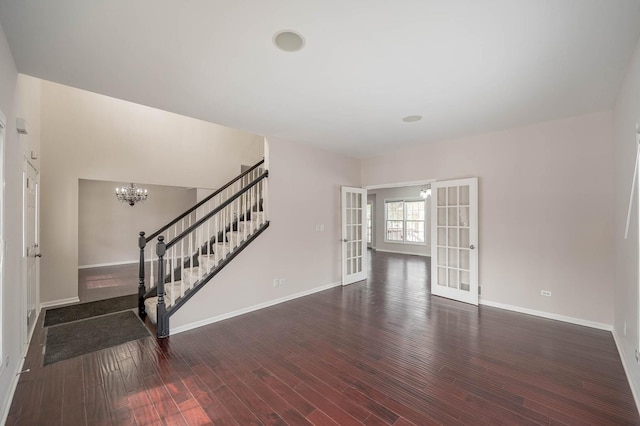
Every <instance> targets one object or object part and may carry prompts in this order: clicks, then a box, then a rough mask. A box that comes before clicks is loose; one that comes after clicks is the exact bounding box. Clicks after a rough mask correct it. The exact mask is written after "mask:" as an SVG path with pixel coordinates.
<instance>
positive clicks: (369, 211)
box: [367, 203, 373, 244]
mask: <svg viewBox="0 0 640 426" xmlns="http://www.w3.org/2000/svg"><path fill="white" fill-rule="evenodd" d="M372 207H373V205H372V204H371V203H367V244H371V218H372V216H371V208H372Z"/></svg>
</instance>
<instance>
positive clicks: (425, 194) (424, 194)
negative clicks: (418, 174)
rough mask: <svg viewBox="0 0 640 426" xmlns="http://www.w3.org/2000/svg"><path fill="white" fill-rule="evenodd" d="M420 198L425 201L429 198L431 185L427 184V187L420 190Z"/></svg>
mask: <svg viewBox="0 0 640 426" xmlns="http://www.w3.org/2000/svg"><path fill="white" fill-rule="evenodd" d="M420 197H422V198H423V199H424V200H426V199H427V198H428V197H431V184H427V186H426V187H425V188H423V189H421V190H420Z"/></svg>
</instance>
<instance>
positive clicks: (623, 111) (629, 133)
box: [603, 44, 640, 403]
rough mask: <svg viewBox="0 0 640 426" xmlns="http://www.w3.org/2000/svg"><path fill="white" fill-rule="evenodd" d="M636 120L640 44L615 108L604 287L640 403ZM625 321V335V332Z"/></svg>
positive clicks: (639, 111)
mask: <svg viewBox="0 0 640 426" xmlns="http://www.w3.org/2000/svg"><path fill="white" fill-rule="evenodd" d="M636 123H638V124H640V44H638V47H637V48H636V52H635V55H634V56H633V60H632V62H631V66H630V68H629V70H628V73H627V78H626V79H625V82H624V84H623V86H622V88H621V90H620V95H619V96H618V100H617V103H616V107H615V110H614V154H615V155H614V158H615V163H614V165H615V226H614V228H613V237H614V239H615V255H616V264H615V286H614V288H613V289H611V288H605V289H603V291H604V292H612V291H613V292H614V295H615V299H614V309H615V321H614V327H615V329H614V330H615V335H616V341H617V342H618V348H619V349H620V356H621V357H622V360H623V362H624V364H625V366H626V368H627V369H628V373H629V374H628V376H629V377H630V379H631V386H632V389H633V390H634V391H635V395H636V401H637V402H638V403H640V367H638V364H637V363H636V360H635V351H636V349H637V348H638V347H639V345H640V342H639V334H640V330H639V324H638V321H639V318H638V312H639V310H640V301H639V297H640V296H639V295H638V286H639V282H638V268H639V267H640V264H639V262H638V256H639V253H638V233H639V230H638V217H639V215H640V208H639V207H638V188H639V187H640V185H639V184H640V182H636V191H635V193H634V197H633V210H632V215H631V224H630V228H629V238H628V239H626V240H625V239H624V228H625V224H626V219H627V210H628V203H629V195H630V193H631V181H632V178H633V169H634V165H635V158H636V150H637V147H638V144H637V143H636V136H635V129H636ZM625 323H626V335H625V330H624V329H625Z"/></svg>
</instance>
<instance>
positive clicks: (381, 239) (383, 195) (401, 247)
mask: <svg viewBox="0 0 640 426" xmlns="http://www.w3.org/2000/svg"><path fill="white" fill-rule="evenodd" d="M424 188H425V186H424V185H419V186H402V187H398V188H378V189H371V190H369V191H368V192H367V193H368V194H371V195H372V196H375V204H374V209H375V213H374V219H375V222H376V225H375V226H374V233H375V236H374V241H375V245H374V247H375V248H376V249H377V250H381V251H392V252H397V253H407V254H417V255H421V256H431V228H430V226H431V197H429V198H427V200H426V203H425V230H426V233H425V238H426V240H425V244H404V243H396V242H385V214H384V213H385V212H384V204H385V200H399V199H404V200H408V199H419V198H420V190H421V189H424Z"/></svg>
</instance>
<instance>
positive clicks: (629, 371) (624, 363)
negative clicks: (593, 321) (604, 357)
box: [611, 328, 640, 412]
mask: <svg viewBox="0 0 640 426" xmlns="http://www.w3.org/2000/svg"><path fill="white" fill-rule="evenodd" d="M611 334H613V341H614V342H616V348H618V355H619V356H620V359H621V360H622V367H623V368H624V373H625V374H626V375H627V382H629V387H630V388H631V393H632V394H633V399H634V400H635V402H636V408H637V409H638V412H640V394H639V393H638V392H640V391H639V390H636V388H635V387H633V380H631V378H632V377H633V370H632V369H631V367H630V366H629V364H627V361H626V359H627V357H625V356H624V355H623V354H624V352H623V350H622V344H621V343H620V341H619V339H618V333H616V329H615V328H614V329H613V330H611Z"/></svg>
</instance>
